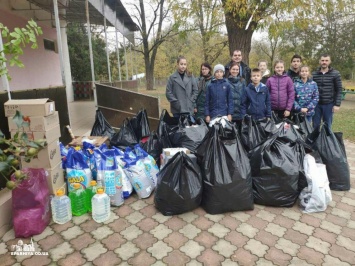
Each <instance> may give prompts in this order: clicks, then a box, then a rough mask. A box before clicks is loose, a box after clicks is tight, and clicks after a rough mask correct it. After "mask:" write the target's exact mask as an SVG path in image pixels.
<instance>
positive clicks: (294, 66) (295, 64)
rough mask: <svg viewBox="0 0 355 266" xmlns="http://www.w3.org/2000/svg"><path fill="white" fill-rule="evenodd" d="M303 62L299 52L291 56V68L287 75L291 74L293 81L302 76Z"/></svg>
mask: <svg viewBox="0 0 355 266" xmlns="http://www.w3.org/2000/svg"><path fill="white" fill-rule="evenodd" d="M301 64H302V57H301V56H300V55H298V54H295V55H294V56H292V58H291V66H290V69H289V70H288V71H287V76H289V77H290V78H291V79H292V81H295V80H296V79H297V78H299V77H300V69H301Z"/></svg>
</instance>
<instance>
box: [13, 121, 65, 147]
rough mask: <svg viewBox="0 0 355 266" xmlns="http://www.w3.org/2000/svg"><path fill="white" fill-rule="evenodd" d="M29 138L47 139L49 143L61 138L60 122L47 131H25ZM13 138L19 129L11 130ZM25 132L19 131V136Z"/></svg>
mask: <svg viewBox="0 0 355 266" xmlns="http://www.w3.org/2000/svg"><path fill="white" fill-rule="evenodd" d="M25 132H26V134H27V137H28V139H29V140H37V139H45V140H47V143H52V142H53V141H55V140H58V139H59V138H60V127H59V124H58V125H56V126H54V127H52V128H50V129H49V130H47V131H25ZM10 133H11V138H13V137H14V136H15V134H16V133H17V131H10ZM22 134H23V133H22V132H20V133H19V138H21V135H22Z"/></svg>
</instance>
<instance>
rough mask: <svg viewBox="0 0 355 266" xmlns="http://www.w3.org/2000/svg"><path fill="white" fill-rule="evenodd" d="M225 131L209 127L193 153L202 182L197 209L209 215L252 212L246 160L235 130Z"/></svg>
mask: <svg viewBox="0 0 355 266" xmlns="http://www.w3.org/2000/svg"><path fill="white" fill-rule="evenodd" d="M226 130H228V129H225V128H223V126H222V125H221V124H215V125H213V126H212V128H211V129H210V131H209V132H208V134H207V135H206V137H205V139H204V140H203V142H202V143H201V144H200V146H199V147H198V148H197V151H196V156H197V160H198V163H199V165H200V167H201V171H202V178H203V194H202V202H201V205H202V207H203V208H204V209H205V210H206V212H208V213H210V214H218V213H225V212H229V211H243V210H252V209H254V203H253V192H252V179H251V173H250V164H249V159H248V156H247V154H246V151H245V150H244V148H243V145H242V143H241V141H240V139H239V136H238V134H237V129H236V128H235V127H232V128H231V130H232V132H225V131H226ZM224 136H228V137H224Z"/></svg>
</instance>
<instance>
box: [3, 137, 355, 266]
mask: <svg viewBox="0 0 355 266" xmlns="http://www.w3.org/2000/svg"><path fill="white" fill-rule="evenodd" d="M345 145H346V150H347V155H348V161H349V166H350V170H351V187H352V188H351V190H350V191H342V192H340V191H332V196H333V201H332V202H331V204H330V206H328V208H327V209H326V211H325V212H321V213H313V214H304V213H302V212H301V211H300V209H299V207H298V205H297V204H296V205H295V206H293V207H292V208H273V207H266V206H261V205H255V209H254V210H252V211H245V212H234V213H225V214H223V215H209V214H207V213H206V212H205V211H204V210H203V209H202V208H198V209H196V210H194V211H192V212H189V213H185V214H182V215H176V216H172V217H166V216H163V215H162V214H160V213H159V212H158V211H157V210H156V209H155V207H154V198H153V196H151V197H150V198H148V199H144V200H140V199H138V198H137V196H136V195H134V196H131V197H130V198H129V199H127V200H126V201H125V204H124V205H123V206H121V207H118V208H113V209H112V212H111V218H110V220H109V221H107V222H105V223H103V224H97V223H96V222H94V221H93V219H92V218H91V217H90V215H89V214H86V215H83V216H80V217H75V218H73V220H72V221H71V222H69V223H66V224H64V225H59V224H54V223H51V224H50V225H49V227H47V229H46V230H45V231H44V232H43V233H42V234H40V235H37V236H34V237H33V242H34V245H35V250H36V252H48V255H33V256H20V255H18V256H14V255H11V251H12V250H11V245H14V244H17V243H18V241H19V240H20V239H18V238H15V236H14V231H13V230H10V231H8V232H7V233H6V234H5V235H4V237H3V239H2V241H1V244H0V265H35V266H40V265H63V266H64V265H70V266H73V265H139V266H142V265H174V266H175V265H191V266H192V265H330V266H338V265H355V144H354V143H351V142H349V141H345ZM22 240H23V242H24V243H26V244H28V243H29V242H30V238H28V239H22Z"/></svg>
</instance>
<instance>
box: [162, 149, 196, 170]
mask: <svg viewBox="0 0 355 266" xmlns="http://www.w3.org/2000/svg"><path fill="white" fill-rule="evenodd" d="M180 151H182V152H184V153H186V154H187V155H190V150H189V149H186V148H166V149H163V152H162V154H161V155H160V169H161V168H163V166H164V165H165V164H166V163H167V162H168V161H169V159H171V158H172V157H173V156H174V155H175V154H177V153H178V152H180Z"/></svg>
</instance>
